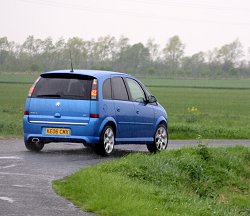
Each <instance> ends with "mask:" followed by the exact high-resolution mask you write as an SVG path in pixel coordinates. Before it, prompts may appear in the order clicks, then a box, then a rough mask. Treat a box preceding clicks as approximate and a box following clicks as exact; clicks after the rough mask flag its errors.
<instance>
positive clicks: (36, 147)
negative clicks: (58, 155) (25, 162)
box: [24, 141, 44, 152]
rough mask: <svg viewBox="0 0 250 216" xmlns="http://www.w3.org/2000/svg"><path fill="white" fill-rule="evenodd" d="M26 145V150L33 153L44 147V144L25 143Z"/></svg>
mask: <svg viewBox="0 0 250 216" xmlns="http://www.w3.org/2000/svg"><path fill="white" fill-rule="evenodd" d="M24 143H25V146H26V148H27V149H28V150H30V151H33V152H39V151H41V150H42V149H43V147H44V144H43V143H41V142H30V141H24Z"/></svg>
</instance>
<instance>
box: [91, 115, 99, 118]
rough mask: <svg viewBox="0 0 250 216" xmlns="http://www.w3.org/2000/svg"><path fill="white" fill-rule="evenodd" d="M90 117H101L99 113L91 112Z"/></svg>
mask: <svg viewBox="0 0 250 216" xmlns="http://www.w3.org/2000/svg"><path fill="white" fill-rule="evenodd" d="M89 116H90V118H99V114H90V115H89Z"/></svg>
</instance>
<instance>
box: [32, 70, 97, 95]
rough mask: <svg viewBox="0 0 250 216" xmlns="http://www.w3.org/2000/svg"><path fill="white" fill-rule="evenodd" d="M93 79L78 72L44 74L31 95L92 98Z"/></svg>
mask: <svg viewBox="0 0 250 216" xmlns="http://www.w3.org/2000/svg"><path fill="white" fill-rule="evenodd" d="M93 79H94V77H90V76H82V75H77V74H43V75H41V78H40V79H39V81H38V82H37V84H36V86H35V88H34V91H33V93H32V95H31V97H32V98H61V99H76V100H90V98H91V87H92V82H93Z"/></svg>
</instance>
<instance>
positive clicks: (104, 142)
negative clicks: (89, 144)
mask: <svg viewBox="0 0 250 216" xmlns="http://www.w3.org/2000/svg"><path fill="white" fill-rule="evenodd" d="M114 145H115V133H114V130H113V128H112V127H111V126H109V125H107V126H106V127H105V128H104V129H103V131H102V134H101V137H100V141H99V143H98V145H97V146H96V147H95V150H96V153H97V154H100V155H102V156H109V155H110V154H111V153H112V151H113V150H114Z"/></svg>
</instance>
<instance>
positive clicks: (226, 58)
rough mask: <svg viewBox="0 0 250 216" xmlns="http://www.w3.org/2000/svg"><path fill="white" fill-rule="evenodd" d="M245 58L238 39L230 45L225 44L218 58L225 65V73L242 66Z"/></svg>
mask: <svg viewBox="0 0 250 216" xmlns="http://www.w3.org/2000/svg"><path fill="white" fill-rule="evenodd" d="M242 57H243V50H242V44H241V43H240V41H239V40H238V39H236V40H235V41H233V42H232V43H230V44H225V45H224V46H222V47H221V48H220V49H219V50H218V54H217V58H218V60H219V61H220V63H222V64H223V70H224V71H231V70H233V69H235V68H236V67H237V66H239V65H240V59H241V58H242Z"/></svg>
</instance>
